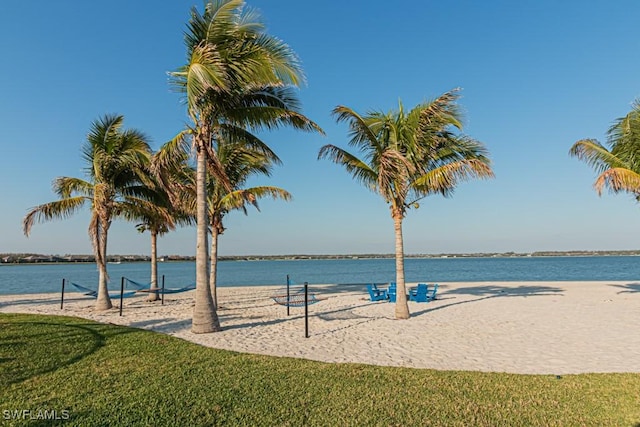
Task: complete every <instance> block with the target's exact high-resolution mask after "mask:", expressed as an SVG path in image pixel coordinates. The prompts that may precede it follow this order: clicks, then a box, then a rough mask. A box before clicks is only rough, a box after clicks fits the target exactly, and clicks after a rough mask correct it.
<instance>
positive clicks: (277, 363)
mask: <svg viewBox="0 0 640 427" xmlns="http://www.w3.org/2000/svg"><path fill="white" fill-rule="evenodd" d="M23 410H28V411H30V412H29V413H23V414H22V415H20V416H21V417H22V418H20V419H16V418H13V417H15V416H16V413H15V412H14V411H23ZM38 411H40V412H38ZM43 411H48V412H43ZM52 411H56V412H55V415H58V416H59V417H60V418H62V417H66V416H67V415H68V419H65V420H62V419H61V420H58V421H52V420H42V419H37V418H38V417H41V418H42V417H46V416H47V414H48V415H49V416H51V414H53V412H52ZM63 411H66V412H63ZM65 414H66V415H65ZM56 422H57V423H60V424H63V425H81V426H118V425H122V426H130V425H149V426H164V425H171V426H172V425H192V426H200V425H243V426H338V425H339V426H378V425H379V426H412V425H415V426H429V425H434V426H438V425H446V426H470V425H473V426H502V425H509V426H581V425H587V426H640V375H638V374H588V375H566V376H563V377H561V378H556V376H551V375H513V374H501V373H480V372H461V371H434V370H423V369H409V368H389V367H377V366H368V365H357V364H329V363H320V362H313V361H308V360H300V359H289V358H277V357H267V356H257V355H249V354H240V353H234V352H229V351H222V350H216V349H211V348H205V347H201V346H198V345H196V344H193V343H190V342H186V341H183V340H180V339H177V338H173V337H169V336H166V335H162V334H158V333H153V332H149V331H142V330H138V329H132V328H126V327H120V326H114V325H105V324H99V323H94V322H89V321H87V320H83V319H77V318H69V317H54V316H37V315H18V314H1V315H0V425H2V426H5V425H33V426H38V425H52V423H56Z"/></svg>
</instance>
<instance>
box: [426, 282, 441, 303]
mask: <svg viewBox="0 0 640 427" xmlns="http://www.w3.org/2000/svg"><path fill="white" fill-rule="evenodd" d="M438 286H439V285H438V284H437V283H436V284H435V285H433V288H431V289H429V290H428V291H427V302H429V301H433V300H434V299H436V294H437V293H438Z"/></svg>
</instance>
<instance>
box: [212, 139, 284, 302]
mask: <svg viewBox="0 0 640 427" xmlns="http://www.w3.org/2000/svg"><path fill="white" fill-rule="evenodd" d="M216 155H217V156H218V159H219V160H220V164H221V165H222V166H223V167H224V173H225V175H226V176H227V178H228V179H229V183H230V184H231V188H232V190H231V191H228V190H227V188H226V186H224V185H221V184H220V183H219V182H218V180H216V179H215V178H214V177H212V176H211V177H209V184H208V189H207V193H208V213H209V220H210V229H211V253H210V268H209V286H210V287H211V295H212V298H213V301H214V304H215V306H216V307H217V306H218V298H217V270H218V238H219V236H220V235H221V234H223V233H224V230H225V228H224V225H223V218H224V217H225V215H226V214H227V213H229V212H230V211H232V210H242V211H243V212H244V213H245V214H247V205H253V206H254V207H255V208H256V209H258V210H259V207H258V200H259V199H262V198H266V197H270V198H272V199H281V200H285V201H288V200H291V194H289V193H288V192H287V191H286V190H283V189H282V188H279V187H274V186H257V187H249V188H245V187H244V186H245V184H246V182H247V180H248V179H249V178H250V177H252V176H254V175H266V176H269V175H271V168H272V166H273V165H274V164H280V159H279V158H278V156H276V154H275V153H274V152H273V151H271V150H270V149H269V147H267V146H266V145H263V146H262V147H261V149H258V148H257V147H255V146H247V145H246V144H244V143H243V142H240V143H238V142H234V143H224V144H220V145H219V146H218V149H217V153H216Z"/></svg>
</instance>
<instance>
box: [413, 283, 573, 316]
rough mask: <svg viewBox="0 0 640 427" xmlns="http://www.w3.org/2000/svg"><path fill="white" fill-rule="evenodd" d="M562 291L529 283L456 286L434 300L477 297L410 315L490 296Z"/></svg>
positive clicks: (526, 295) (559, 293) (502, 296)
mask: <svg viewBox="0 0 640 427" xmlns="http://www.w3.org/2000/svg"><path fill="white" fill-rule="evenodd" d="M562 291H563V289H561V288H556V287H552V286H531V285H522V286H518V287H512V286H495V285H485V286H469V287H464V288H457V289H452V290H446V291H443V292H442V293H439V294H438V297H437V299H436V301H438V300H447V299H455V295H471V296H477V297H479V298H475V299H470V300H465V301H459V302H451V303H448V304H442V305H438V306H436V307H433V306H431V307H427V308H425V309H424V310H421V311H416V312H413V313H411V315H412V316H420V315H423V314H427V313H429V312H432V311H436V310H442V309H445V308H448V307H453V306H455V305H460V304H468V303H473V302H479V301H483V300H486V299H490V298H509V297H540V296H552V295H556V296H562V295H563V294H562ZM429 304H432V303H429Z"/></svg>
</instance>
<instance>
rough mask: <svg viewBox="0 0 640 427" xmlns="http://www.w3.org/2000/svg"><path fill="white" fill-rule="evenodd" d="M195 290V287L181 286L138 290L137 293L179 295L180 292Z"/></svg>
mask: <svg viewBox="0 0 640 427" xmlns="http://www.w3.org/2000/svg"><path fill="white" fill-rule="evenodd" d="M195 288H196V285H195V284H194V285H188V286H183V287H182V288H164V289H162V288H149V289H140V290H139V291H138V292H154V293H157V294H179V293H180V292H186V291H192V290H194V289H195Z"/></svg>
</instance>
